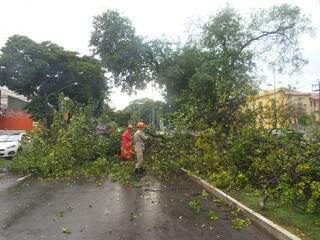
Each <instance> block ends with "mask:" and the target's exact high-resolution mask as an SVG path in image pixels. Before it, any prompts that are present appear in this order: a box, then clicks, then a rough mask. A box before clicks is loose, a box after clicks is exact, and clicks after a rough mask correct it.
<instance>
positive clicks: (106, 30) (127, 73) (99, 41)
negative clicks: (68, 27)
mask: <svg viewBox="0 0 320 240" xmlns="http://www.w3.org/2000/svg"><path fill="white" fill-rule="evenodd" d="M93 28H94V30H93V32H92V35H91V40H90V46H92V47H93V53H94V55H98V56H100V58H101V62H102V64H103V65H104V66H105V67H106V68H107V69H108V71H109V72H110V73H112V75H113V79H114V82H115V84H116V85H117V86H122V88H123V90H128V91H130V90H131V89H132V88H133V87H136V88H142V87H145V85H146V80H148V79H149V78H150V75H149V72H150V71H149V70H148V65H146V64H145V63H146V61H145V59H144V58H145V51H146V46H145V43H144V41H143V39H142V38H141V37H139V36H137V35H136V33H135V29H134V27H133V26H132V25H131V21H130V20H129V19H128V18H126V17H123V16H121V15H120V14H119V13H118V12H117V11H113V10H108V11H106V12H104V13H103V14H101V15H100V16H96V17H95V18H94V22H93Z"/></svg>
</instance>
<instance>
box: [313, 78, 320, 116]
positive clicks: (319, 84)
mask: <svg viewBox="0 0 320 240" xmlns="http://www.w3.org/2000/svg"><path fill="white" fill-rule="evenodd" d="M312 89H314V90H313V91H314V92H318V94H319V95H318V110H319V113H320V79H317V83H316V84H312Z"/></svg>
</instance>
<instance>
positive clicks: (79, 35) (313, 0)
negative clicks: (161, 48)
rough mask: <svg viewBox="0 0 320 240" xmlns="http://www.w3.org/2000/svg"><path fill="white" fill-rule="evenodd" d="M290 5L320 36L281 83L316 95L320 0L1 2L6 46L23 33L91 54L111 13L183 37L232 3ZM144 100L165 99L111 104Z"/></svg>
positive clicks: (245, 7)
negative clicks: (99, 26) (104, 16)
mask: <svg viewBox="0 0 320 240" xmlns="http://www.w3.org/2000/svg"><path fill="white" fill-rule="evenodd" d="M284 2H287V3H291V4H294V5H297V6H300V7H301V8H302V10H303V12H304V13H305V14H306V15H308V16H310V17H311V19H312V22H313V25H314V27H316V36H315V37H314V38H311V37H305V38H303V40H302V46H303V48H304V56H305V57H306V58H307V59H308V60H309V64H308V65H307V66H305V67H304V68H303V71H302V73H301V74H297V75H293V76H291V77H288V76H276V79H277V82H278V81H280V82H281V83H278V86H287V85H288V84H289V83H290V84H292V85H295V86H296V87H297V88H298V89H301V90H304V91H311V85H312V83H315V81H316V79H319V78H320V0H304V1H302V0H245V1H242V0H229V1H227V0H184V1H182V0H0V48H1V47H2V46H4V44H5V42H6V40H7V39H8V37H10V36H12V35H14V34H20V35H26V36H28V37H30V38H31V39H33V40H35V41H37V42H41V41H46V40H50V41H52V42H54V43H57V44H59V45H61V46H63V47H64V48H65V49H68V50H74V51H77V52H79V53H81V54H90V52H89V48H88V42H89V38H90V33H91V31H92V20H93V17H94V16H96V15H98V14H101V13H102V12H103V11H105V10H107V9H117V10H119V11H120V12H121V13H122V14H124V15H126V16H127V17H129V18H130V19H131V20H132V22H133V25H134V26H135V27H136V30H137V33H138V34H140V35H143V36H150V37H161V36H162V35H165V36H167V37H169V38H177V37H179V36H180V37H183V35H184V33H185V31H186V29H187V22H188V21H189V20H190V19H197V18H199V17H200V18H205V17H206V16H208V15H210V14H212V13H214V12H216V11H217V10H218V9H219V8H222V7H224V6H225V5H226V4H227V3H229V4H230V5H231V6H232V7H234V8H236V9H238V10H239V11H240V12H243V13H246V12H248V11H249V10H250V8H259V7H268V6H271V5H272V4H275V3H276V4H279V3H284ZM268 83H273V80H272V74H269V75H268V76H267V78H266V79H265V81H264V83H263V84H262V85H261V87H262V88H268V86H267V84H268ZM269 88H270V87H269ZM140 97H150V98H154V99H161V94H160V93H159V92H158V91H157V90H156V89H152V88H151V87H148V89H147V90H145V91H140V92H138V94H137V95H133V96H127V95H125V94H121V93H120V91H119V90H114V92H113V93H112V95H111V101H112V104H113V105H114V106H115V107H116V108H117V109H121V108H123V107H125V106H126V105H127V104H128V103H129V101H131V100H133V99H135V98H140Z"/></svg>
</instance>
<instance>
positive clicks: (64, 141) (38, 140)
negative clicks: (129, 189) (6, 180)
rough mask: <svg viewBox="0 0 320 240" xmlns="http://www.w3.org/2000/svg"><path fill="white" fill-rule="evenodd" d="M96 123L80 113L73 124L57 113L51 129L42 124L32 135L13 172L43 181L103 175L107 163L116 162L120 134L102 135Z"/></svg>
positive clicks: (14, 165) (80, 111)
mask: <svg viewBox="0 0 320 240" xmlns="http://www.w3.org/2000/svg"><path fill="white" fill-rule="evenodd" d="M95 125H96V123H95V121H94V120H92V119H91V118H90V117H89V116H88V114H87V112H86V111H84V110H81V109H80V110H78V111H77V114H75V115H74V116H73V117H72V118H71V120H70V122H69V123H66V122H64V121H63V119H62V117H61V115H60V113H56V115H55V117H54V123H53V125H52V128H51V129H50V130H47V129H44V128H43V127H42V126H41V125H38V126H37V127H36V128H34V129H33V131H32V132H31V133H30V139H31V142H30V143H23V146H25V147H24V148H23V150H22V151H21V152H20V153H19V154H18V155H17V156H16V157H15V159H14V161H13V165H12V168H11V169H12V171H15V172H18V173H32V174H33V175H37V176H39V177H43V178H48V177H49V178H62V177H66V176H77V175H100V174H103V173H104V172H105V171H106V170H107V165H108V164H107V163H106V161H109V159H111V160H110V161H113V160H114V157H115V156H116V155H117V153H118V150H119V146H120V145H119V144H120V143H119V137H120V136H119V134H117V133H113V134H110V135H109V136H101V135H99V134H97V133H96V131H95Z"/></svg>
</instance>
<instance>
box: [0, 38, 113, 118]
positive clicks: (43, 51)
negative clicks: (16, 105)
mask: <svg viewBox="0 0 320 240" xmlns="http://www.w3.org/2000/svg"><path fill="white" fill-rule="evenodd" d="M0 81H1V82H0V85H6V86H7V87H8V88H10V89H11V90H13V91H15V92H17V93H19V94H23V95H25V96H26V97H28V98H29V99H31V103H30V104H29V110H30V111H31V112H32V113H33V114H34V115H35V117H36V118H40V117H43V116H45V115H46V114H47V113H48V104H50V105H53V106H57V94H58V93H59V92H63V93H64V95H65V96H67V97H69V98H71V99H73V100H75V101H76V102H79V103H81V104H88V103H89V102H95V103H96V102H97V101H103V99H104V97H105V92H106V90H107V88H106V84H105V77H104V71H103V69H102V67H101V65H100V63H99V62H98V61H97V60H95V59H93V58H90V57H87V56H83V57H80V56H78V54H77V53H76V52H71V51H66V50H64V49H63V48H62V47H60V46H58V45H56V44H54V43H52V42H48V41H46V42H42V43H37V42H35V41H33V40H31V39H30V38H28V37H25V36H19V35H14V36H12V37H10V38H9V39H8V41H7V42H6V45H5V46H4V47H3V48H2V49H1V52H0Z"/></svg>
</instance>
